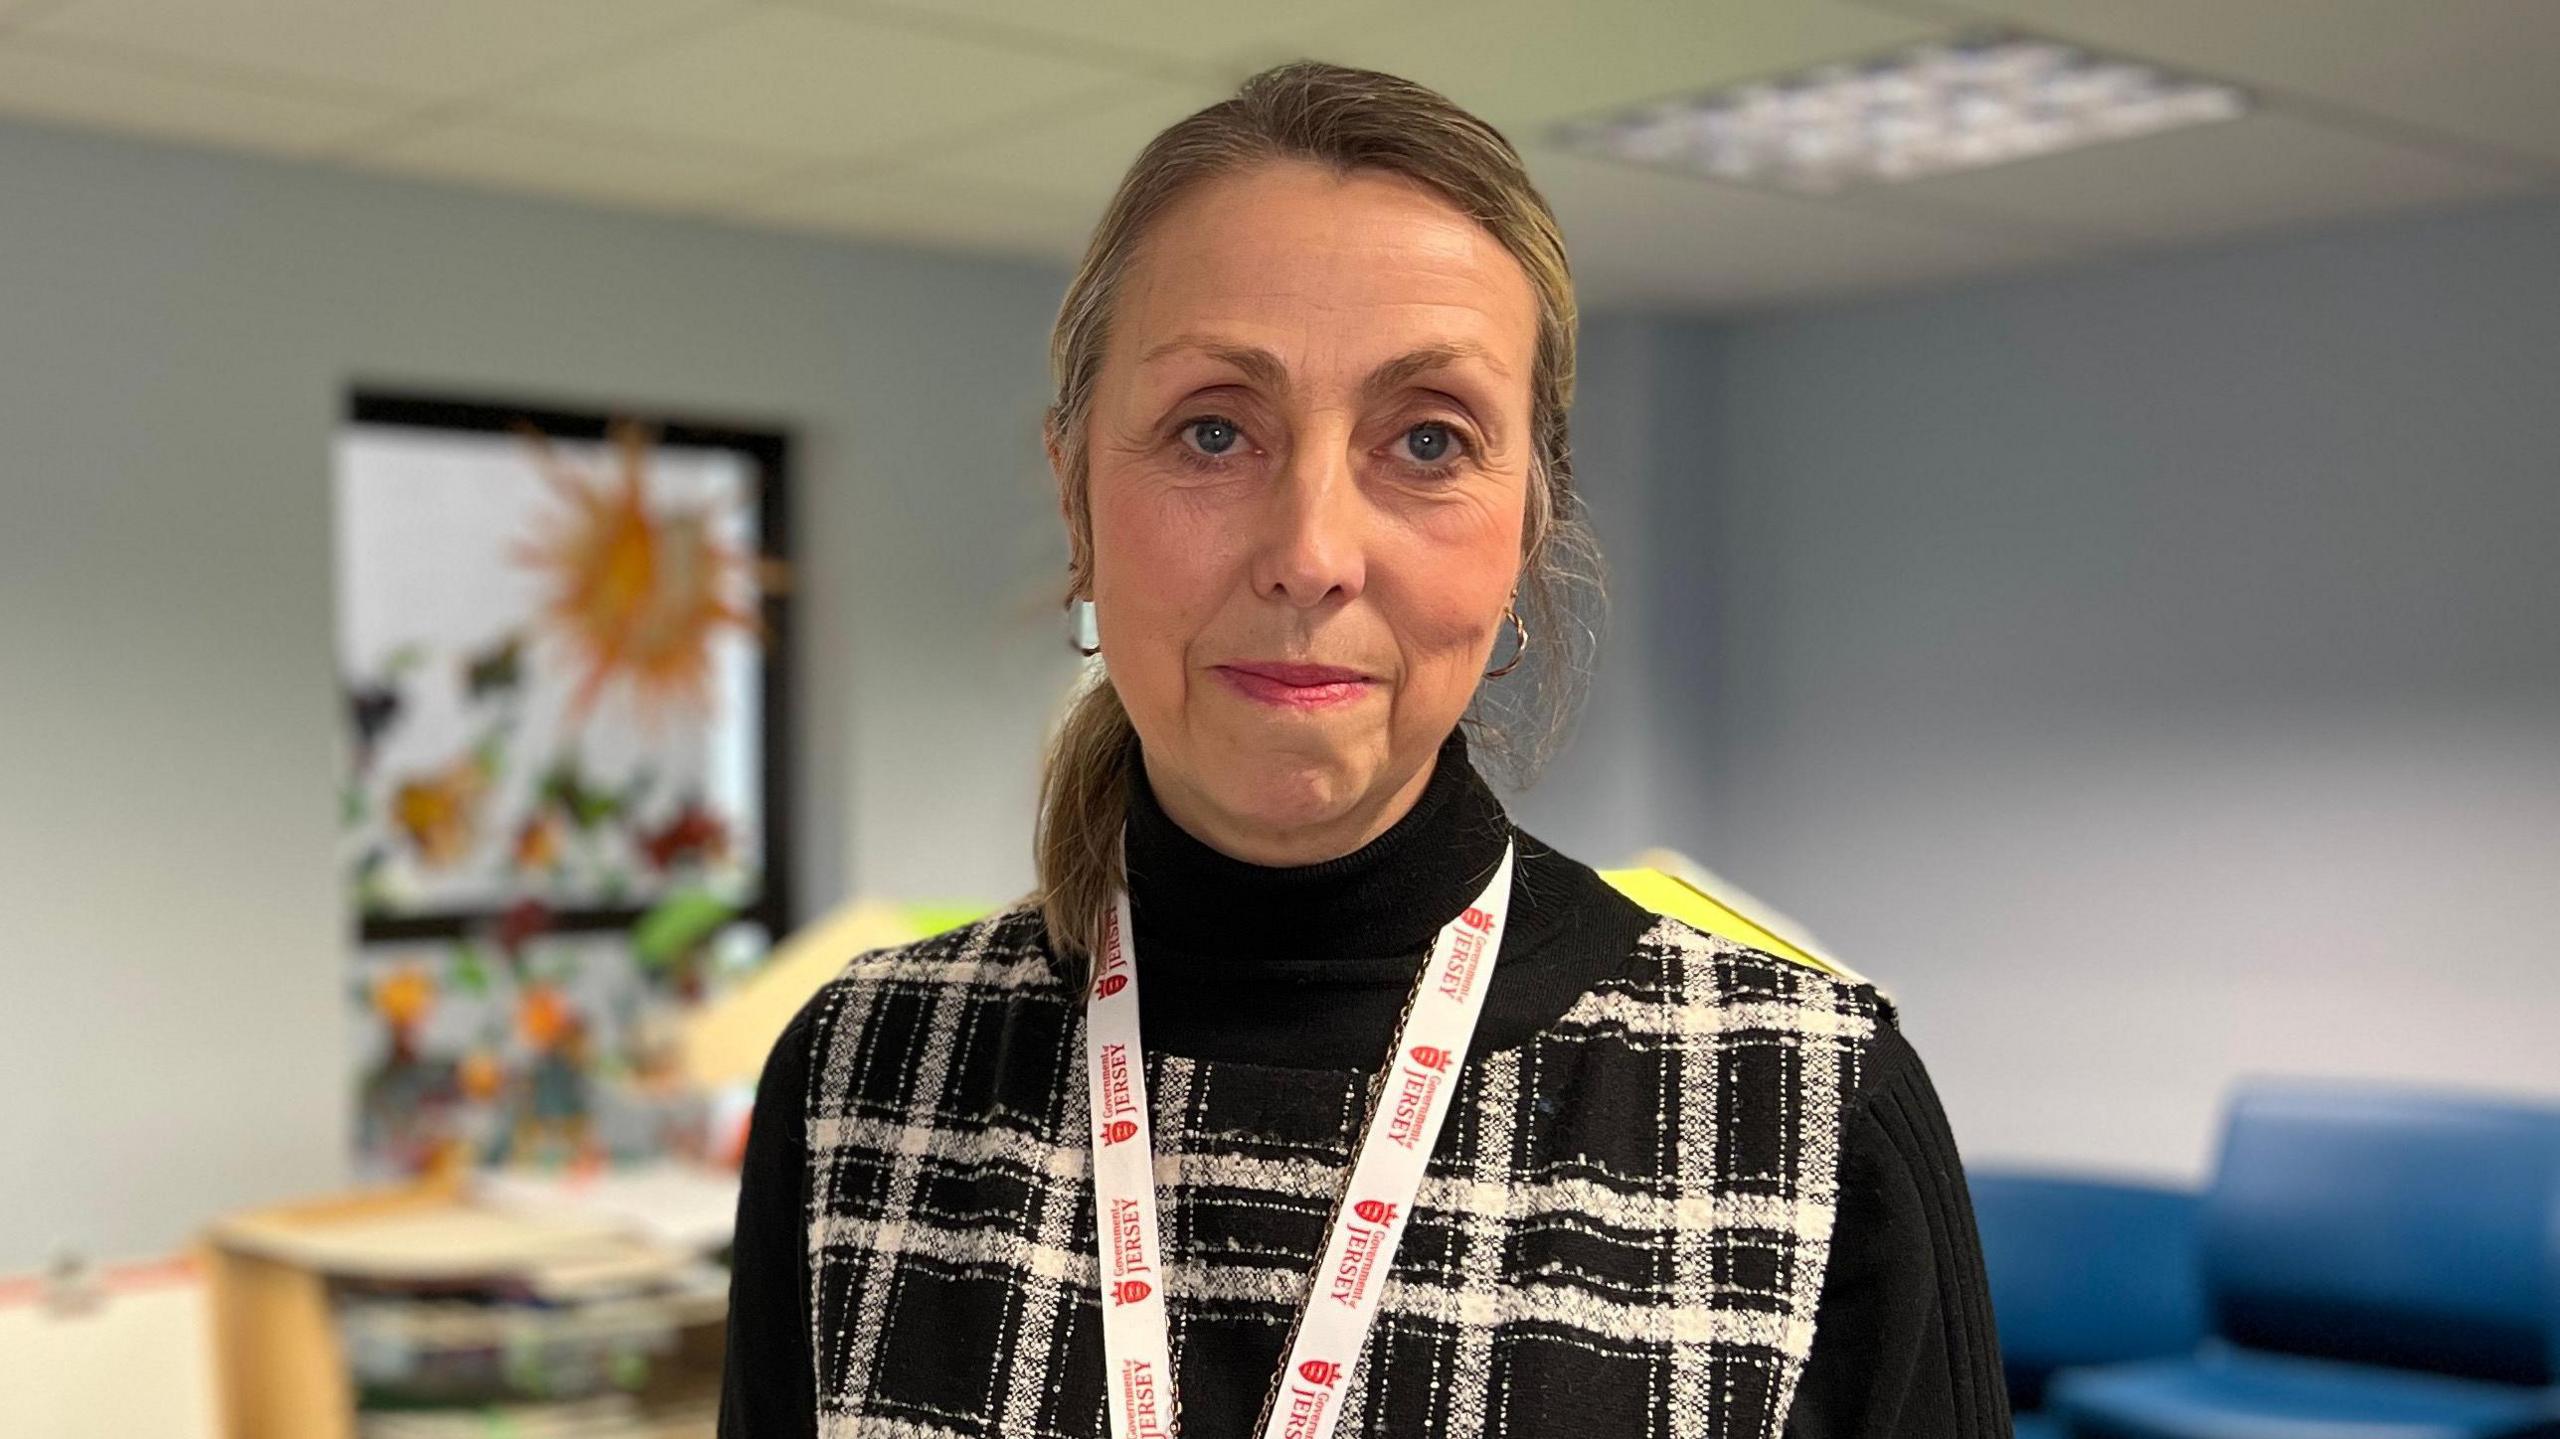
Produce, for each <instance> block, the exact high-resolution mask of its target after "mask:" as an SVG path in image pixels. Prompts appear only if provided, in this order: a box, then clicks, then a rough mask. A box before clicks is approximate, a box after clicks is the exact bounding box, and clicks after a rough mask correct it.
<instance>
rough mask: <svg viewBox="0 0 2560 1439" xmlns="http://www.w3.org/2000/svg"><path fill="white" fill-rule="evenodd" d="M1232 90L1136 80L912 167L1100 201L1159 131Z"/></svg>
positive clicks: (924, 157)
mask: <svg viewBox="0 0 2560 1439" xmlns="http://www.w3.org/2000/svg"><path fill="white" fill-rule="evenodd" d="M1229 93H1230V92H1229V91H1228V90H1226V89H1223V88H1217V89H1213V88H1209V87H1206V86H1199V87H1195V86H1188V85H1175V84H1169V83H1165V84H1156V83H1150V84H1143V85H1130V86H1128V87H1127V88H1126V89H1125V90H1119V91H1115V92H1114V93H1113V94H1111V95H1108V96H1106V97H1104V98H1103V99H1102V100H1101V101H1099V102H1098V103H1093V104H1087V105H1078V106H1075V107H1072V108H1071V109H1068V110H1065V111H1058V112H1050V113H1045V114H1042V115H1040V116H1039V117H1037V118H1036V119H1032V120H1028V121H1025V122H1024V123H1022V124H1020V125H1016V126H1011V127H1007V128H1006V129H1004V130H1002V131H1000V132H998V133H995V134H991V135H987V136H983V137H981V138H978V139H974V140H971V141H968V142H966V143H962V144H958V145H954V146H952V147H951V148H950V149H948V150H944V149H939V148H936V149H934V150H932V151H930V152H927V153H925V154H923V155H921V156H919V157H918V158H917V159H915V160H914V161H913V163H912V168H914V169H916V170H918V171H920V172H922V173H924V174H927V175H930V176H933V177H938V178H941V179H945V180H949V181H954V182H959V183H963V184H969V185H979V186H1005V185H1030V186H1037V187H1039V188H1042V189H1046V190H1053V191H1057V192H1060V193H1063V194H1070V195H1082V196H1089V197H1092V198H1093V200H1094V202H1095V204H1096V205H1097V206H1099V205H1100V204H1101V203H1102V201H1103V200H1104V199H1106V198H1107V197H1108V196H1109V195H1110V193H1111V191H1112V190H1113V189H1114V188H1115V187H1116V186H1118V185H1119V183H1120V177H1121V175H1122V174H1123V173H1124V172H1125V171H1126V170H1127V169H1128V168H1129V164H1130V162H1131V161H1133V160H1135V159H1137V158H1138V152H1139V151H1140V150H1142V149H1145V148H1146V145H1147V142H1148V141H1150V140H1152V139H1154V138H1155V137H1156V134H1157V133H1158V132H1159V131H1161V130H1163V129H1164V128H1165V127H1166V126H1167V125H1170V124H1172V123H1173V122H1174V121H1176V120H1179V119H1181V118H1183V117H1184V116H1186V115H1189V114H1191V113H1192V112H1193V111H1195V110H1199V109H1201V108H1202V107H1204V106H1208V105H1213V104H1215V103H1217V102H1218V101H1220V100H1223V99H1225V98H1226V97H1227V95H1228V94H1229Z"/></svg>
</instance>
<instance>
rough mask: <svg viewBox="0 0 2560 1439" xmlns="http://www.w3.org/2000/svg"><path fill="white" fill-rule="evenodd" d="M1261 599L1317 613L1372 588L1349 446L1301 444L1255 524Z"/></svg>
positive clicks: (1362, 500)
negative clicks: (1316, 609) (1333, 602)
mask: <svg viewBox="0 0 2560 1439" xmlns="http://www.w3.org/2000/svg"><path fill="white" fill-rule="evenodd" d="M1256 523H1257V524H1258V525H1259V527H1260V530H1261V533H1260V534H1259V535H1258V536H1257V537H1256V543H1255V545H1254V566H1253V569H1254V573H1253V586H1254V593H1255V594H1257V595H1260V596H1262V597H1263V598H1265V599H1274V600H1282V601H1286V602H1287V603H1289V604H1293V605H1296V606H1298V607H1299V608H1301V609H1312V608H1314V607H1316V606H1318V605H1321V604H1324V603H1326V602H1327V601H1328V600H1331V599H1333V598H1335V597H1337V596H1338V597H1340V598H1342V599H1352V598H1355V597H1357V596H1358V595H1359V593H1360V589H1361V586H1362V585H1363V584H1364V583H1365V582H1366V570H1367V550H1368V535H1367V529H1368V523H1369V513H1368V502H1367V499H1366V497H1365V496H1363V495H1362V493H1361V491H1360V481H1359V476H1358V475H1357V474H1356V473H1355V472H1354V471H1353V468H1352V464H1351V457H1350V453H1349V444H1348V440H1347V439H1333V438H1328V439H1326V440H1322V441H1319V442H1317V443H1312V444H1301V445H1299V446H1297V447H1295V448H1294V449H1293V450H1292V451H1291V454H1290V458H1289V461H1288V463H1287V464H1285V465H1284V466H1282V467H1281V469H1280V471H1279V473H1278V474H1277V475H1276V476H1275V477H1274V479H1273V482H1272V486H1271V489H1270V491H1269V494H1268V496H1267V497H1266V500H1265V503H1264V504H1263V505H1262V507H1261V510H1260V513H1259V514H1258V516H1257V517H1256Z"/></svg>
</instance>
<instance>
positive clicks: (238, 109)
mask: <svg viewBox="0 0 2560 1439" xmlns="http://www.w3.org/2000/svg"><path fill="white" fill-rule="evenodd" d="M393 110H394V107H393V106H392V105H390V104H388V103H380V102H378V103H365V102H363V101H361V100H354V99H347V98H341V97H336V96H331V95H326V94H319V93H311V92H305V91H300V90H295V89H284V88H263V87H255V86H243V85H235V84H225V83H221V82H218V81H212V80H205V79H200V78H197V77H195V76H193V75H189V74H186V73H183V72H179V73H173V72H170V71H167V70H163V69H160V68H157V67H135V66H131V65H116V64H106V63H101V62H100V61H98V60H96V59H94V58H90V57H87V56H84V55H69V54H61V53H57V52H56V51H55V49H54V48H53V47H51V46H48V45H43V44H41V43H39V42H36V41H31V40H22V39H15V38H7V39H0V113H5V114H8V115H14V116H20V117H24V118H26V119H30V120H40V121H51V122H55V123H60V124H69V125H81V126H87V127H91V128H96V129H103V130H112V131H116V132H119V133H122V134H128V135H144V136H149V137H151V138H153V139H158V140H167V141H175V142H177V143H180V144H203V145H224V146H233V147H240V148H246V149H253V150H264V151H269V152H272V153H277V154H285V155H306V154H309V153H311V152H313V151H315V150H319V149H322V148H325V147H327V146H329V145H332V144H335V143H337V142H338V141H340V140H342V139H344V138H345V137H346V136H348V135H352V134H354V133H356V132H358V131H360V130H362V129H365V128H366V127H368V126H372V125H377V124H380V123H382V121H383V120H385V119H386V118H388V117H389V116H390V115H391V114H392V113H393Z"/></svg>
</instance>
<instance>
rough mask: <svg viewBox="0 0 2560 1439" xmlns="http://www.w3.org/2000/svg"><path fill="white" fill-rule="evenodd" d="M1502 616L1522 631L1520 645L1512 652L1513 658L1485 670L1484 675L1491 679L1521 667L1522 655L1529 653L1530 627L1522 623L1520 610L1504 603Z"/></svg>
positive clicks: (1496, 678) (1514, 627) (1498, 677)
mask: <svg viewBox="0 0 2560 1439" xmlns="http://www.w3.org/2000/svg"><path fill="white" fill-rule="evenodd" d="M1502 617H1503V618H1504V619H1506V620H1509V621H1511V627H1512V628H1513V629H1515V630H1517V631H1519V632H1520V647H1519V648H1518V649H1516V650H1513V651H1512V652H1511V658H1509V659H1507V660H1504V661H1503V662H1502V664H1501V667H1500V668H1498V669H1489V670H1486V671H1485V672H1484V677H1485V678H1486V679H1489V680H1498V679H1500V678H1502V677H1503V676H1504V675H1507V674H1509V673H1511V672H1512V671H1513V670H1516V669H1518V668H1520V660H1521V657H1522V656H1524V655H1526V654H1528V653H1529V627H1528V626H1527V625H1524V624H1522V623H1520V612H1519V611H1518V610H1516V609H1514V608H1513V607H1512V606H1510V605H1504V606H1503V607H1502Z"/></svg>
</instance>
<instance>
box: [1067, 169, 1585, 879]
mask: <svg viewBox="0 0 2560 1439" xmlns="http://www.w3.org/2000/svg"><path fill="white" fill-rule="evenodd" d="M1536 344H1537V302H1536V297H1535V294H1534V292H1533V290H1532V288H1531V286H1530V283H1529V278H1528V275H1527V273H1526V272H1525V271H1523V270H1522V269H1521V267H1520V265H1519V263H1518V262H1517V261H1515V260H1513V259H1512V258H1511V256H1510V254H1509V253H1508V252H1506V251H1505V250H1504V249H1503V248H1502V246H1501V245H1500V244H1499V243H1498V242H1496V241H1495V240H1494V238H1493V237H1492V236H1491V235H1490V234H1488V233H1487V232H1486V231H1485V230H1483V229H1482V228H1481V227H1479V226H1478V225H1476V224H1475V223H1474V222H1472V221H1471V220H1469V219H1468V218H1467V217H1466V216H1465V215H1464V214H1462V213H1461V212H1459V211H1458V210H1457V209H1455V208H1454V207H1452V206H1451V205H1450V204H1448V202H1446V201H1445V200H1442V199H1440V198H1439V197H1438V196H1436V195H1434V194H1432V193H1431V192H1430V191H1428V190H1426V189H1424V188H1422V187H1420V186H1419V185H1416V184H1414V183H1413V182H1411V181H1408V180H1405V179H1403V178H1402V177H1399V176H1394V175H1390V174H1387V173H1384V172H1378V171H1358V172H1354V173H1353V174H1352V175H1351V176H1349V177H1348V178H1337V177H1336V176H1335V175H1333V174H1332V173H1331V172H1329V171H1327V170H1325V169H1323V168H1321V167H1318V166H1314V165H1309V164H1303V163H1296V162H1280V163H1273V164H1270V165H1266V166H1263V167H1260V168H1257V169H1254V170H1251V171H1248V172H1245V173H1242V174H1238V175H1234V176H1229V177H1226V178H1224V179H1221V180H1217V181H1213V182H1209V183H1205V184H1203V185H1201V186H1200V187H1198V188H1196V189H1194V190H1192V191H1191V192H1190V193H1188V194H1187V195H1185V196H1184V197H1183V198H1182V199H1181V200H1180V201H1179V202H1178V203H1177V204H1176V205H1175V206H1174V207H1173V208H1171V209H1169V210H1168V211H1166V212H1165V214H1163V215H1162V216H1161V217H1159V218H1158V220H1157V221H1156V223H1155V225H1154V227H1153V228H1152V230H1151V231H1150V232H1149V234H1148V236H1147V237H1146V239H1145V241H1144V243H1143V245H1142V246H1141V250H1140V253H1139V255H1138V256H1137V259H1136V262H1135V264H1134V265H1133V266H1132V268H1131V271H1130V273H1129V274H1128V276H1127V277H1126V279H1125V282H1124V285H1123V288H1122V290H1121V292H1120V295H1119V297H1118V299H1117V308H1116V309H1115V310H1114V312H1113V315H1112V324H1111V334H1110V342H1109V345H1108V348H1107V351H1106V353H1105V355H1104V359H1103V364H1102V368H1101V372H1100V375H1099V377H1098V381H1097V386H1096V392H1095V395H1094V402H1093V408H1092V418H1091V429H1090V431H1089V434H1088V448H1089V454H1090V457H1091V458H1090V469H1089V472H1088V474H1089V485H1090V489H1089V494H1090V497H1091V513H1092V522H1093V592H1092V596H1091V597H1092V599H1093V601H1094V611H1095V618H1096V620H1097V622H1098V624H1099V626H1100V631H1101V640H1102V654H1103V660H1104V663H1105V664H1107V665H1108V666H1109V667H1110V673H1111V679H1112V683H1113V684H1114V685H1115V686H1116V687H1117V688H1118V690H1119V692H1120V697H1121V700H1122V702H1123V703H1124V704H1125V705H1126V706H1127V708H1128V711H1129V717H1130V719H1131V720H1132V722H1134V723H1135V725H1136V726H1137V730H1138V734H1139V738H1140V740H1141V741H1142V743H1143V746H1144V752H1145V757H1146V766H1147V776H1148V779H1149V782H1150V783H1151V784H1152V785H1153V787H1154V789H1155V791H1156V793H1157V795H1158V796H1159V798H1160V799H1161V800H1162V802H1163V804H1164V806H1165V808H1166V811H1167V812H1168V813H1169V814H1171V815H1172V816H1173V818H1174V819H1175V820H1177V821H1179V822H1180V823H1182V824H1183V825H1184V827H1185V828H1187V829H1190V830H1191V831H1192V832H1193V833H1195V834H1197V835H1199V836H1200V837H1201V838H1202V839H1204V840H1206V841H1208V842H1209V843H1210V844H1212V845H1214V846H1216V847H1218V848H1220V849H1223V850H1225V851H1226V852H1228V853H1230V854H1234V855H1237V856H1238V857H1240V858H1244V859H1248V860H1252V861H1254V862H1257V863H1264V864H1298V863H1308V862H1311V861H1313V860H1316V859H1322V858H1327V857H1330V856H1332V855H1335V854H1341V853H1346V852H1348V851H1349V850H1351V849H1353V848H1356V847H1357V846H1358V845H1360V844H1361V843H1364V842H1366V841H1367V840H1368V839H1369V838H1371V837H1373V836H1375V835H1376V834H1377V833H1378V832H1380V831H1382V830H1384V829H1385V828H1386V827H1387V826H1388V825H1389V824H1391V823H1393V822H1394V820H1395V818H1396V817H1397V816H1398V815H1400V814H1402V813H1403V812H1404V810H1405V808H1406V807H1407V806H1408V805H1409V804H1410V803H1411V801H1412V798H1413V796H1415V795H1416V794H1418V793H1419V792H1420V790H1421V788H1422V786H1423V783H1424V782H1425V781H1426V780H1427V779H1428V778H1429V774H1430V763H1431V760H1432V757H1433V755H1434V752H1435V750H1436V748H1437V746H1438V745H1439V743H1440V741H1441V739H1442V738H1443V737H1444V736H1446V735H1447V734H1448V732H1449V730H1450V729H1451V728H1452V727H1453V726H1454V725H1456V723H1457V721H1458V717H1459V715H1460V714H1461V713H1462V712H1463V711H1464V710H1465V709H1466V706H1467V702H1468V700H1469V699H1470V698H1471V697H1472V695H1473V694H1474V691H1475V687H1476V684H1477V682H1478V680H1479V678H1480V677H1481V675H1482V673H1483V671H1484V669H1485V667H1486V663H1487V659H1488V657H1489V655H1490V653H1491V651H1492V649H1493V646H1494V643H1495V640H1496V636H1497V633H1498V631H1499V629H1500V628H1501V618H1502V612H1503V607H1504V605H1505V603H1506V602H1507V601H1508V599H1509V598H1510V596H1511V593H1512V590H1513V587H1514V585H1515V584H1516V582H1517V580H1518V578H1519V572H1520V545H1521V533H1522V525H1523V523H1524V520H1525V515H1526V505H1527V499H1528V482H1529V481H1528V477H1529V457H1530V435H1529V413H1530V399H1529V384H1530V369H1531V365H1532V362H1533V360H1534V358H1535V353H1536Z"/></svg>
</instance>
